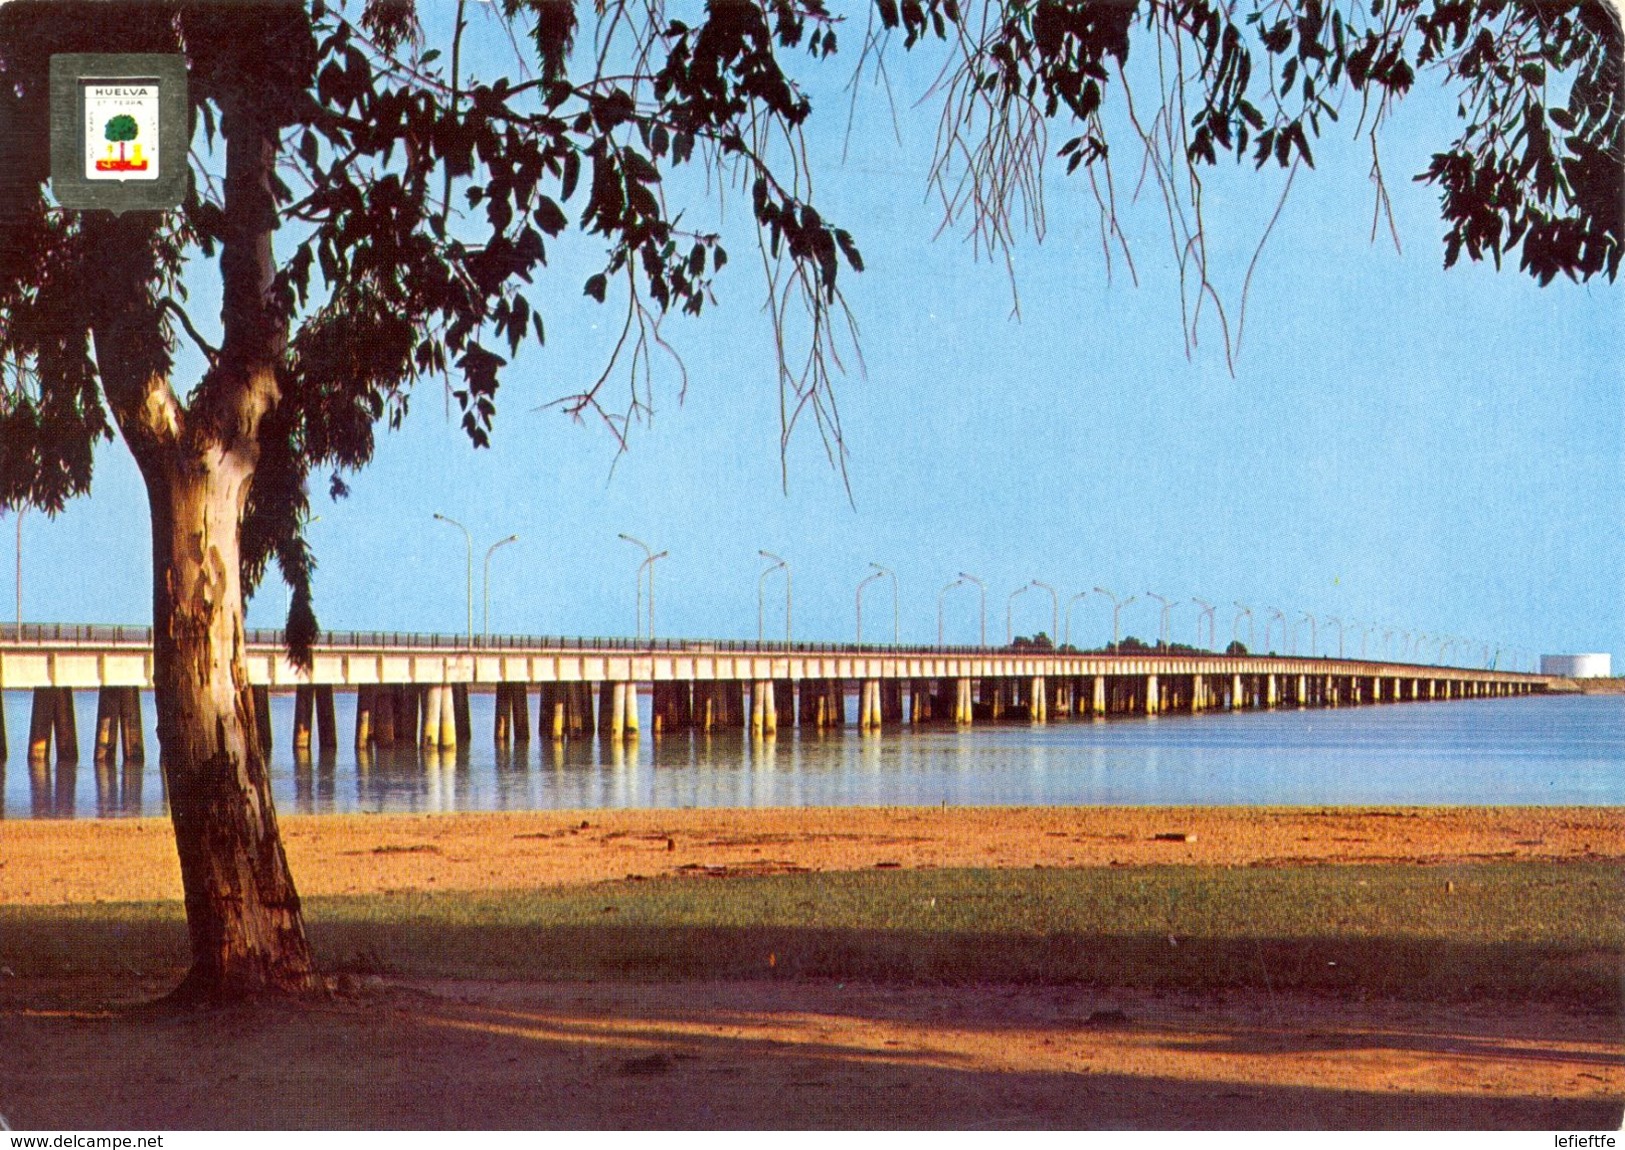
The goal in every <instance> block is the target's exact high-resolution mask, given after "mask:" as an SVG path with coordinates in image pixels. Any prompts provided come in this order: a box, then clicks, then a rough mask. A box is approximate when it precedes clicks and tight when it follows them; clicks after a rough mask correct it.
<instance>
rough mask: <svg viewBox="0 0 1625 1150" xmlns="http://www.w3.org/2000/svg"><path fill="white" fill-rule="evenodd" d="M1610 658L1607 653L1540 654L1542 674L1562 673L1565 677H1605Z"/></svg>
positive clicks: (1607, 675) (1608, 673) (1608, 671)
mask: <svg viewBox="0 0 1625 1150" xmlns="http://www.w3.org/2000/svg"><path fill="white" fill-rule="evenodd" d="M1610 665H1611V660H1610V658H1609V656H1607V655H1542V656H1541V657H1540V673H1541V674H1542V675H1562V676H1563V677H1564V678H1567V679H1606V678H1608V677H1609V676H1610V675H1611V674H1612V672H1611V671H1610V670H1609V667H1610Z"/></svg>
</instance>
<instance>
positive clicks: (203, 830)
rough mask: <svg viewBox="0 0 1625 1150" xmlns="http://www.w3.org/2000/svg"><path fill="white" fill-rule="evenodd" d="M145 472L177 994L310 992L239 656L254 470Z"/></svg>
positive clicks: (223, 458) (196, 463) (222, 466)
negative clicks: (185, 957) (175, 873)
mask: <svg viewBox="0 0 1625 1150" xmlns="http://www.w3.org/2000/svg"><path fill="white" fill-rule="evenodd" d="M169 462H170V465H169V466H166V467H163V468H161V469H158V470H159V472H160V473H159V474H150V475H149V476H148V488H149V494H150V497H151V504H152V534H153V618H154V620H156V621H157V626H156V627H155V629H154V647H153V656H154V659H153V666H154V671H153V678H154V686H155V688H156V695H157V699H158V740H159V743H160V745H161V746H162V748H163V769H164V777H165V780H166V782H167V784H168V788H169V808H170V817H171V819H172V820H173V822H174V826H175V843H176V846H177V848H178V850H179V854H180V863H181V879H182V883H183V886H184V889H185V892H186V924H187V929H188V931H189V932H190V934H191V940H192V969H191V971H190V973H189V974H188V975H187V978H186V981H185V982H184V983H182V984H181V987H180V988H179V990H178V991H177V995H178V996H180V997H201V998H208V999H214V1000H225V999H234V998H241V997H245V996H249V995H254V994H261V993H266V992H282V993H290V992H291V993H298V992H303V991H308V990H313V989H315V988H316V987H317V985H318V983H317V977H316V970H315V963H314V960H313V958H312V955H311V951H310V945H309V943H308V942H307V941H306V938H305V928H304V918H303V915H302V913H301V911H300V906H299V895H298V893H297V891H296V890H295V889H294V883H293V876H292V874H291V873H290V872H289V869H288V861H287V857H286V855H285V854H284V852H283V849H282V839H281V835H280V834H279V832H278V830H277V819H276V810H275V808H274V807H273V805H272V802H271V790H270V783H269V779H268V777H267V772H266V767H265V760H264V756H263V755H262V753H261V751H260V746H259V739H258V737H257V734H256V728H255V723H254V702H253V694H252V690H251V687H250V685H249V682H248V677H247V673H246V669H245V665H244V662H243V642H244V633H243V596H242V587H241V583H240V570H241V569H240V565H239V561H238V558H239V557H238V540H239V536H240V525H241V519H242V511H243V503H244V500H245V498H246V496H247V490H248V485H249V483H250V482H251V480H252V472H251V470H250V469H249V468H248V467H246V466H245V465H244V464H243V463H242V462H241V461H239V460H236V459H233V458H232V457H231V456H230V455H229V454H226V453H210V454H209V455H207V456H206V457H204V458H201V459H198V458H191V459H184V458H183V459H178V460H177V459H173V458H172V459H171V461H169Z"/></svg>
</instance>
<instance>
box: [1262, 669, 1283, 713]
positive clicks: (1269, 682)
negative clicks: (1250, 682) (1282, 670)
mask: <svg viewBox="0 0 1625 1150" xmlns="http://www.w3.org/2000/svg"><path fill="white" fill-rule="evenodd" d="M1280 701H1281V682H1280V679H1279V677H1278V676H1276V675H1273V674H1271V675H1269V676H1266V679H1265V683H1264V705H1265V706H1267V707H1274V706H1276V705H1278V704H1279V703H1280Z"/></svg>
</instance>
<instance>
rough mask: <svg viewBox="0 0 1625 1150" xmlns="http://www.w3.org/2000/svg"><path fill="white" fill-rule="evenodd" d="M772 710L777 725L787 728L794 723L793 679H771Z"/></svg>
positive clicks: (794, 685) (794, 694) (794, 697)
mask: <svg viewBox="0 0 1625 1150" xmlns="http://www.w3.org/2000/svg"><path fill="white" fill-rule="evenodd" d="M773 710H774V714H775V715H776V717H777V720H778V724H779V726H781V727H784V728H786V729H788V728H791V727H794V726H795V725H796V681H795V680H794V679H775V680H774V681H773Z"/></svg>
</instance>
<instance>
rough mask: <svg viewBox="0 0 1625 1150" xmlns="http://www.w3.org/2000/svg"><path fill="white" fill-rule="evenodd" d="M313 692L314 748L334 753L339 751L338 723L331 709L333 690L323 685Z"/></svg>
mask: <svg viewBox="0 0 1625 1150" xmlns="http://www.w3.org/2000/svg"><path fill="white" fill-rule="evenodd" d="M315 690H316V746H317V748H318V749H320V750H323V751H336V750H338V749H339V723H338V716H337V714H336V712H335V711H334V709H333V688H332V687H330V686H328V685H326V684H323V685H322V686H319V687H317V688H316V689H315Z"/></svg>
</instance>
